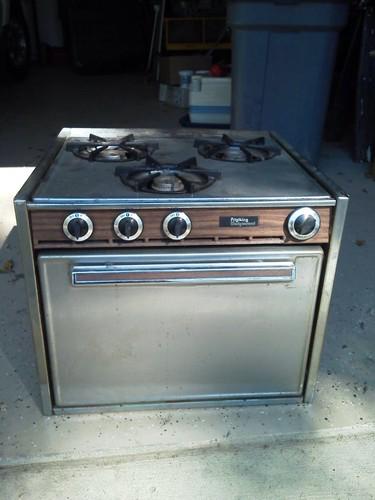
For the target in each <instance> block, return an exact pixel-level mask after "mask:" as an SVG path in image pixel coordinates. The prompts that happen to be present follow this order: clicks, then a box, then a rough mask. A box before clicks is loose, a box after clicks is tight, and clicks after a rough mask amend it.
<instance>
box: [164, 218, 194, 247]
mask: <svg viewBox="0 0 375 500" xmlns="http://www.w3.org/2000/svg"><path fill="white" fill-rule="evenodd" d="M175 218H180V219H182V220H184V221H185V222H186V231H185V232H184V233H182V234H181V235H180V236H175V235H174V234H172V233H171V232H170V231H169V229H168V224H169V223H170V221H171V220H172V219H175ZM163 231H164V233H165V235H166V236H168V238H169V239H170V240H173V241H181V240H183V239H185V238H186V236H188V235H189V234H190V231H191V220H190V218H189V217H188V216H187V215H186V214H185V213H184V212H172V213H170V214H169V215H167V217H166V218H165V219H164V221H163Z"/></svg>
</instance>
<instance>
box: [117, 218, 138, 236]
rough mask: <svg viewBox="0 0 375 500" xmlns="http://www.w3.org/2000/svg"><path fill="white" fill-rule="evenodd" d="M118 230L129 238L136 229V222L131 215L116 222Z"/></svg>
mask: <svg viewBox="0 0 375 500" xmlns="http://www.w3.org/2000/svg"><path fill="white" fill-rule="evenodd" d="M118 230H119V231H120V233H121V234H122V235H124V236H126V238H128V239H129V238H131V237H132V236H134V235H135V234H136V232H137V231H138V222H137V221H136V220H135V219H133V217H124V219H122V220H120V222H119V224H118Z"/></svg>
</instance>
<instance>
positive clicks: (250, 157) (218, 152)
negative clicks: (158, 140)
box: [194, 134, 281, 163]
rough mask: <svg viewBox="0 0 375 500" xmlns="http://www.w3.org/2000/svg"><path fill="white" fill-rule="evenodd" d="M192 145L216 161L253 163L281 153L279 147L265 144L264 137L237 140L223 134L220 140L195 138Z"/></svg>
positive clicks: (202, 154)
mask: <svg viewBox="0 0 375 500" xmlns="http://www.w3.org/2000/svg"><path fill="white" fill-rule="evenodd" d="M194 146H195V147H196V148H197V149H198V152H199V154H200V155H201V156H203V157H204V158H208V159H210V160H217V161H229V162H246V163H254V162H259V161H265V160H270V159H271V158H274V157H275V156H278V155H280V154H281V151H280V149H278V148H276V147H272V146H266V145H265V140H264V137H256V138H254V139H249V140H247V141H237V140H235V139H232V138H231V137H230V136H229V135H226V134H224V135H223V136H222V138H221V142H214V141H206V140H199V139H197V140H196V141H195V143H194Z"/></svg>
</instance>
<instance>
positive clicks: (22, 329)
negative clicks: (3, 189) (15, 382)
mask: <svg viewBox="0 0 375 500" xmlns="http://www.w3.org/2000/svg"><path fill="white" fill-rule="evenodd" d="M0 262H1V267H2V272H1V273H0V290H1V292H0V293H1V297H2V300H1V303H0V311H1V317H2V318H3V320H2V322H1V325H0V326H1V329H0V353H2V355H3V356H5V358H6V359H7V361H8V363H9V365H10V367H11V372H10V373H9V374H8V376H10V377H18V378H19V381H20V382H21V383H22V384H23V385H24V387H25V389H26V391H27V393H28V394H29V395H30V396H32V398H33V400H34V402H35V403H36V404H37V406H38V407H39V408H41V400H40V396H39V385H38V377H37V372H36V366H35V361H34V347H33V341H32V335H31V325H30V319H29V314H28V305H27V297H26V290H25V281H24V274H23V270H22V267H21V257H20V250H19V244H18V235H17V228H16V227H13V229H12V230H11V231H10V233H9V235H8V236H7V238H6V240H5V241H4V243H3V246H2V247H1V249H0ZM4 268H5V269H4ZM15 392H17V391H15ZM21 393H23V391H20V394H21ZM20 394H14V397H15V399H17V397H18V398H19V399H20V397H21V396H20Z"/></svg>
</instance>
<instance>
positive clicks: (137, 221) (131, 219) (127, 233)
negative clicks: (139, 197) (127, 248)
mask: <svg viewBox="0 0 375 500" xmlns="http://www.w3.org/2000/svg"><path fill="white" fill-rule="evenodd" d="M113 229H114V231H115V233H116V235H117V236H118V237H119V238H121V239H122V240H125V241H133V240H135V239H137V238H138V237H139V235H140V234H141V233H142V231H143V222H142V219H141V218H140V217H139V216H138V215H137V214H134V213H132V212H124V213H122V214H120V215H119V216H118V217H116V220H115V222H114V223H113Z"/></svg>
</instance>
